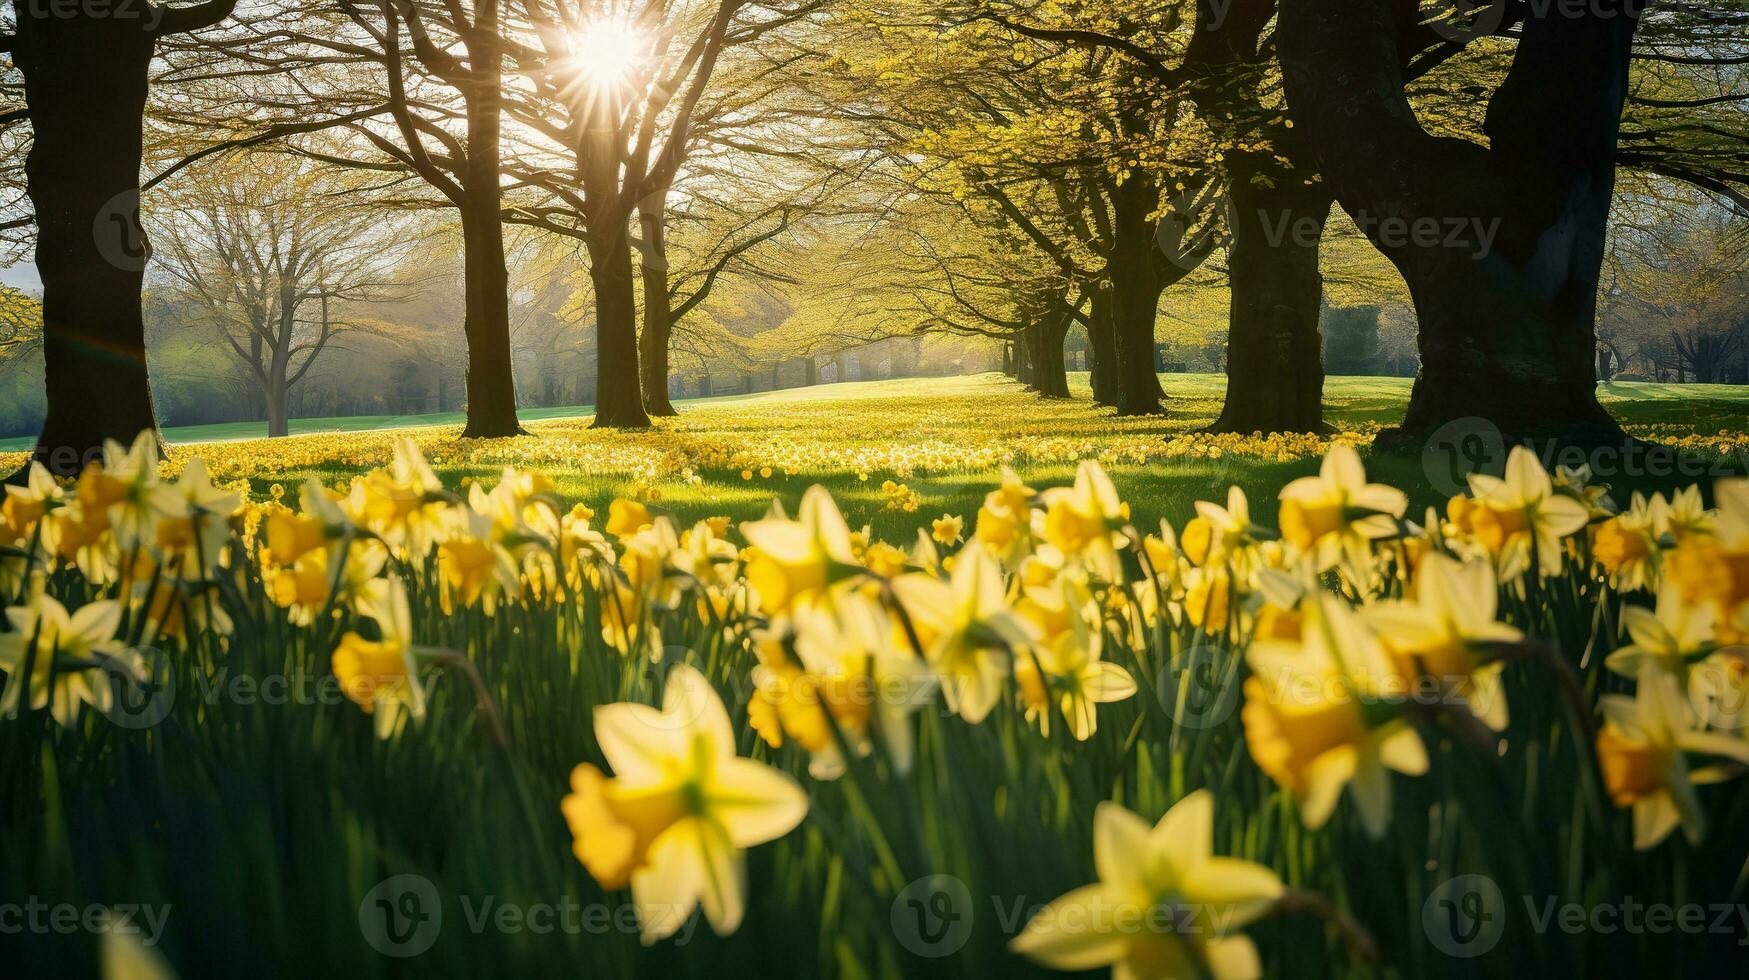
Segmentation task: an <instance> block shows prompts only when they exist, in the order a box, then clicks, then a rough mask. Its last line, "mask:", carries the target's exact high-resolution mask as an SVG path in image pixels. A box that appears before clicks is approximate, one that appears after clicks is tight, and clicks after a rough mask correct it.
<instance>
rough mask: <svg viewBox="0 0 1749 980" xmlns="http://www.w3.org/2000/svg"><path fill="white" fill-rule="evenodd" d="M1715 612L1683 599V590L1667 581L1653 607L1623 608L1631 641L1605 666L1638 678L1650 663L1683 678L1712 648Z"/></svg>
mask: <svg viewBox="0 0 1749 980" xmlns="http://www.w3.org/2000/svg"><path fill="white" fill-rule="evenodd" d="M1716 615H1717V611H1716V610H1715V609H1713V608H1712V607H1711V606H1708V605H1694V604H1690V603H1688V602H1686V601H1684V600H1683V598H1682V591H1681V590H1680V589H1679V588H1677V587H1676V585H1675V584H1674V583H1666V584H1665V586H1664V587H1663V588H1661V589H1659V590H1658V604H1657V606H1656V607H1654V608H1652V609H1647V608H1646V607H1644V606H1624V607H1622V611H1621V624H1622V628H1624V629H1626V630H1627V632H1628V637H1629V639H1631V640H1632V641H1633V642H1631V643H1629V644H1627V645H1625V646H1622V647H1618V648H1617V649H1616V651H1615V652H1614V653H1611V654H1610V655H1609V657H1608V658H1607V659H1606V660H1604V665H1605V666H1607V667H1608V668H1609V669H1610V670H1612V671H1614V672H1615V673H1617V674H1620V675H1621V676H1623V677H1638V676H1640V674H1641V671H1642V669H1643V668H1644V667H1645V666H1646V665H1647V664H1651V665H1653V666H1655V667H1657V668H1658V669H1660V670H1664V671H1668V672H1669V673H1672V674H1674V675H1676V677H1677V678H1678V679H1683V678H1686V677H1687V676H1688V668H1689V666H1690V665H1691V664H1693V663H1695V662H1697V661H1699V660H1701V659H1702V658H1704V657H1705V656H1707V655H1708V654H1709V653H1711V652H1712V651H1713V649H1714V647H1715V644H1714V636H1713V619H1714V617H1715V616H1716Z"/></svg>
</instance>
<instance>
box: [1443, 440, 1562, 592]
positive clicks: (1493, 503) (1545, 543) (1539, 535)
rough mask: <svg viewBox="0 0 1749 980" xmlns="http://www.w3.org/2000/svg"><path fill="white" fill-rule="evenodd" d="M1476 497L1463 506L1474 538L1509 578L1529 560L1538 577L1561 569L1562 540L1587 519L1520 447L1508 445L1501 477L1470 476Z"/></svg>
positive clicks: (1528, 452)
mask: <svg viewBox="0 0 1749 980" xmlns="http://www.w3.org/2000/svg"><path fill="white" fill-rule="evenodd" d="M1470 493H1471V494H1472V495H1473V496H1474V498H1475V500H1474V501H1473V505H1472V506H1470V507H1469V508H1468V509H1467V517H1468V523H1469V526H1470V527H1471V529H1472V531H1473V533H1474V536H1475V539H1476V541H1477V542H1479V543H1480V544H1481V545H1482V547H1484V548H1486V549H1487V551H1488V552H1489V554H1492V555H1494V556H1496V559H1497V560H1498V561H1499V563H1500V568H1501V572H1500V577H1501V578H1502V579H1513V578H1516V577H1517V576H1518V574H1519V573H1520V572H1522V571H1524V570H1526V569H1529V568H1530V566H1531V563H1532V560H1531V559H1532V555H1533V554H1534V556H1535V563H1536V565H1537V567H1538V568H1539V569H1540V573H1541V574H1542V575H1545V576H1547V575H1553V574H1556V573H1557V572H1559V571H1560V570H1561V563H1562V562H1563V561H1564V560H1565V557H1566V553H1567V552H1566V548H1565V547H1564V545H1563V542H1564V541H1565V540H1566V538H1567V537H1568V536H1569V535H1572V534H1576V533H1578V532H1579V530H1580V529H1581V528H1583V527H1585V525H1586V524H1587V523H1588V522H1589V521H1590V520H1591V513H1590V510H1589V509H1588V508H1587V507H1586V506H1585V505H1584V504H1582V503H1580V502H1579V501H1578V500H1577V499H1575V498H1574V497H1573V496H1571V495H1569V494H1565V493H1557V492H1555V486H1554V481H1553V480H1552V479H1550V477H1549V474H1548V471H1547V470H1545V469H1543V464H1542V461H1541V460H1539V459H1537V457H1536V454H1535V453H1533V452H1531V451H1530V450H1529V449H1527V448H1525V447H1524V446H1514V447H1512V452H1510V453H1509V454H1507V457H1506V476H1505V478H1504V479H1502V478H1498V477H1493V476H1489V475H1488V474H1486V473H1472V474H1470Z"/></svg>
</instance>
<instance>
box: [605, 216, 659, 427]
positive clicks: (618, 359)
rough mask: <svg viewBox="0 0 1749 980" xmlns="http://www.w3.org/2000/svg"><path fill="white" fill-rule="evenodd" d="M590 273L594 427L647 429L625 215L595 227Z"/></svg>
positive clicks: (636, 314)
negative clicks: (592, 293)
mask: <svg viewBox="0 0 1749 980" xmlns="http://www.w3.org/2000/svg"><path fill="white" fill-rule="evenodd" d="M589 275H590V279H591V280H592V281H593V282H594V283H595V341H596V358H595V422H594V423H593V427H594V428H597V429H602V428H615V429H641V428H646V427H648V426H649V424H650V416H649V415H648V414H647V413H646V412H645V411H644V396H643V393H642V391H641V388H642V385H641V384H640V383H639V374H638V311H637V300H636V297H635V293H634V290H633V288H632V249H631V242H630V241H629V240H628V239H627V237H626V229H625V222H624V220H623V219H622V220H621V221H619V222H617V223H612V224H610V225H609V226H608V227H605V228H600V229H591V230H590V232H589ZM664 384H666V382H664Z"/></svg>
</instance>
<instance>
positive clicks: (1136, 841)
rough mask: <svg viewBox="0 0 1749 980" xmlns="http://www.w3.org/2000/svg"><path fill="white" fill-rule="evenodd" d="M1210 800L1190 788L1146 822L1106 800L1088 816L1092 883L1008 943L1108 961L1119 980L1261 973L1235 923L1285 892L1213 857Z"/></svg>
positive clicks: (1265, 877)
mask: <svg viewBox="0 0 1749 980" xmlns="http://www.w3.org/2000/svg"><path fill="white" fill-rule="evenodd" d="M1214 811H1215V804H1214V797H1213V795H1212V794H1211V793H1209V792H1208V791H1207V790H1198V791H1197V792H1195V793H1192V794H1190V795H1189V796H1186V797H1185V798H1184V799H1182V800H1180V801H1179V802H1178V804H1177V805H1175V806H1174V807H1173V808H1172V809H1170V810H1168V811H1167V812H1166V815H1165V816H1164V817H1161V818H1160V822H1159V823H1157V824H1155V825H1154V826H1153V827H1149V826H1148V824H1147V823H1146V822H1145V821H1143V820H1142V818H1141V817H1138V816H1136V815H1135V814H1134V813H1132V812H1130V811H1129V810H1126V809H1124V808H1123V807H1121V806H1119V805H1117V804H1116V803H1112V802H1109V801H1108V802H1104V803H1101V804H1099V808H1098V809H1097V810H1095V811H1094V814H1093V862H1094V866H1095V868H1096V870H1097V871H1098V872H1099V882H1098V883H1097V884H1093V885H1087V886H1085V887H1082V888H1077V889H1075V890H1074V891H1071V892H1069V893H1068V894H1065V895H1063V896H1061V897H1059V898H1057V899H1056V900H1055V901H1053V902H1051V903H1050V904H1049V905H1047V906H1045V908H1044V909H1042V910H1041V911H1040V912H1038V913H1037V914H1036V915H1034V916H1033V918H1032V919H1031V920H1030V921H1029V922H1028V923H1027V925H1026V928H1025V929H1024V930H1023V931H1022V932H1021V934H1020V935H1019V936H1016V937H1015V939H1014V941H1013V942H1012V943H1011V944H1010V948H1011V949H1013V950H1014V951H1015V952H1016V953H1019V954H1021V955H1023V956H1025V957H1027V958H1028V959H1031V960H1033V961H1035V962H1038V963H1042V964H1044V965H1045V966H1049V967H1052V968H1054V969H1058V970H1076V971H1078V970H1091V969H1095V968H1098V967H1103V966H1110V967H1112V976H1113V977H1115V978H1118V980H1128V978H1134V980H1142V978H1152V977H1204V976H1206V977H1213V978H1216V980H1248V978H1254V977H1257V976H1260V975H1261V973H1262V964H1261V962H1260V961H1259V959H1258V955H1257V947H1256V946H1255V945H1254V944H1253V943H1252V942H1251V939H1250V938H1249V937H1248V936H1245V935H1244V934H1242V933H1240V932H1239V931H1238V930H1240V929H1241V928H1243V927H1244V926H1246V925H1248V924H1250V923H1252V922H1254V921H1256V920H1257V919H1259V918H1261V917H1263V916H1264V915H1267V914H1268V913H1269V912H1270V911H1271V909H1272V908H1273V907H1274V906H1275V904H1276V902H1277V901H1278V900H1279V899H1280V898H1281V897H1282V896H1283V895H1284V894H1286V891H1287V890H1286V888H1285V887H1284V886H1283V885H1282V882H1281V879H1280V878H1279V877H1277V876H1276V874H1275V873H1274V872H1273V871H1270V870H1269V869H1268V868H1266V867H1264V866H1263V865H1260V864H1254V863H1252V862H1250V861H1244V860H1240V859H1238V858H1230V857H1220V856H1218V855H1216V854H1214Z"/></svg>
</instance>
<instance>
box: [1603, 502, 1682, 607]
mask: <svg viewBox="0 0 1749 980" xmlns="http://www.w3.org/2000/svg"><path fill="white" fill-rule="evenodd" d="M1667 506H1668V505H1666V504H1665V503H1664V498H1663V497H1662V496H1659V495H1656V494H1654V495H1653V496H1652V498H1651V500H1647V499H1646V497H1645V495H1643V494H1638V493H1636V494H1634V496H1633V500H1632V501H1631V502H1630V504H1629V505H1628V509H1627V510H1626V511H1624V512H1623V513H1621V514H1618V515H1616V516H1614V517H1610V518H1608V519H1607V520H1604V521H1603V522H1602V523H1599V524H1596V525H1593V529H1592V533H1591V557H1592V558H1593V559H1595V560H1596V562H1597V564H1598V566H1599V567H1601V568H1602V569H1603V571H1604V573H1605V574H1607V575H1608V576H1609V580H1610V584H1611V585H1614V586H1615V587H1616V588H1617V589H1620V590H1622V591H1623V592H1631V591H1633V590H1635V589H1650V588H1656V587H1657V584H1658V560H1659V557H1660V551H1659V546H1658V537H1659V535H1660V533H1661V532H1660V528H1663V527H1667V526H1668V525H1669V519H1668V516H1667V514H1666V509H1667Z"/></svg>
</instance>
